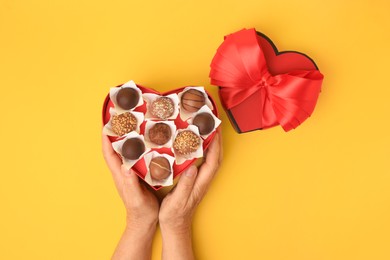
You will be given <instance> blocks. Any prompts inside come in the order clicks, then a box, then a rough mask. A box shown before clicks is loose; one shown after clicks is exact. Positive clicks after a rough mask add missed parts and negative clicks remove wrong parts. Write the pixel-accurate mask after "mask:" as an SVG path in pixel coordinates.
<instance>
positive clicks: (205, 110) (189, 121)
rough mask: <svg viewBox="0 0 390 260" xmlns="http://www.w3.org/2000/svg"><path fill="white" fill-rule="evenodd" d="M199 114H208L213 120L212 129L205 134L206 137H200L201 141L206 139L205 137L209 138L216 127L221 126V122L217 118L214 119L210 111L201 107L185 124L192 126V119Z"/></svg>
mask: <svg viewBox="0 0 390 260" xmlns="http://www.w3.org/2000/svg"><path fill="white" fill-rule="evenodd" d="M201 113H207V114H210V115H211V116H212V117H213V118H214V122H215V123H214V129H213V130H212V131H211V132H210V133H208V134H206V135H200V136H201V137H202V138H203V139H207V137H209V136H210V135H211V134H212V133H213V132H214V131H215V129H217V128H218V126H219V125H220V124H221V120H219V118H218V117H216V116H215V115H214V114H213V112H212V111H211V109H210V108H209V107H208V106H206V105H204V106H203V107H201V108H200V109H199V110H198V111H197V112H195V113H194V115H193V117H191V118H190V119H188V120H187V122H188V123H189V124H190V125H193V124H192V121H193V120H194V118H195V117H196V116H197V115H198V114H201Z"/></svg>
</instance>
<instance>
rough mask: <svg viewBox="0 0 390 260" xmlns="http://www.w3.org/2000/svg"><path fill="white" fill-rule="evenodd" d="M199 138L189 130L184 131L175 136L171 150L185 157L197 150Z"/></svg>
mask: <svg viewBox="0 0 390 260" xmlns="http://www.w3.org/2000/svg"><path fill="white" fill-rule="evenodd" d="M199 146H200V137H199V136H198V135H197V134H195V133H194V132H192V131H190V130H184V131H182V132H179V133H178V134H177V135H176V138H175V141H174V142H173V149H175V152H177V153H178V154H181V155H187V154H190V153H193V152H195V151H196V150H198V148H199Z"/></svg>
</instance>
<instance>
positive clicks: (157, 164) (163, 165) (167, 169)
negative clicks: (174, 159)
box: [149, 156, 171, 181]
mask: <svg viewBox="0 0 390 260" xmlns="http://www.w3.org/2000/svg"><path fill="white" fill-rule="evenodd" d="M149 171H150V175H151V176H152V178H153V179H155V180H158V181H161V180H164V179H166V178H167V177H168V176H169V175H170V174H171V165H170V164H169V161H168V159H167V158H165V157H162V156H159V157H155V158H153V159H152V160H151V161H150V164H149Z"/></svg>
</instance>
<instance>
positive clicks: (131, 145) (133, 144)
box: [122, 137, 145, 160]
mask: <svg viewBox="0 0 390 260" xmlns="http://www.w3.org/2000/svg"><path fill="white" fill-rule="evenodd" d="M144 152H145V144H144V142H143V141H142V140H141V139H139V138H137V137H134V138H129V139H127V140H126V141H125V142H124V143H123V145H122V155H123V157H125V158H126V159H129V160H137V159H138V158H139V157H140V156H141V155H142V154H143V153H144Z"/></svg>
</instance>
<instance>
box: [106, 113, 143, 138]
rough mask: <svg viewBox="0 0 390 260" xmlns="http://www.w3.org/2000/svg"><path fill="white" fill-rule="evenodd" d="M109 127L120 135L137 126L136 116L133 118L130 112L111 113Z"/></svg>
mask: <svg viewBox="0 0 390 260" xmlns="http://www.w3.org/2000/svg"><path fill="white" fill-rule="evenodd" d="M111 127H112V131H113V132H114V133H115V134H117V135H119V136H122V135H124V134H127V133H130V132H131V131H134V130H135V129H136V128H137V118H135V116H134V115H133V114H132V113H130V112H125V113H123V114H119V115H113V116H112V119H111Z"/></svg>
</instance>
